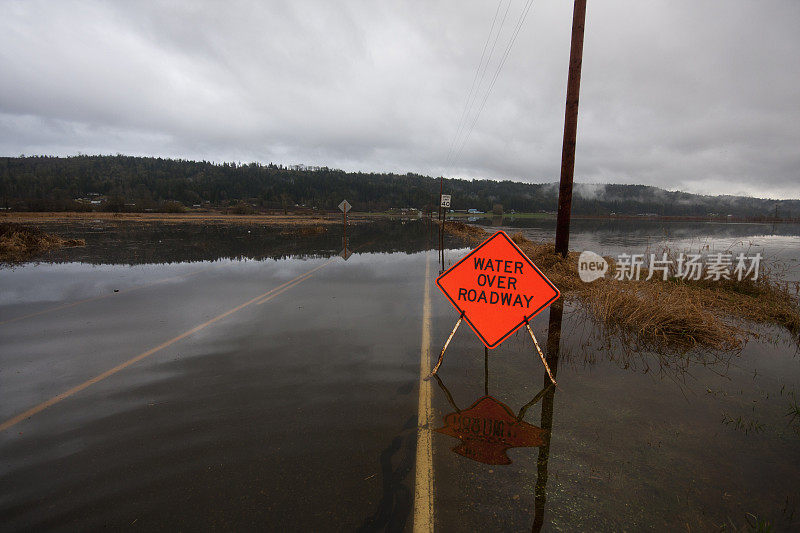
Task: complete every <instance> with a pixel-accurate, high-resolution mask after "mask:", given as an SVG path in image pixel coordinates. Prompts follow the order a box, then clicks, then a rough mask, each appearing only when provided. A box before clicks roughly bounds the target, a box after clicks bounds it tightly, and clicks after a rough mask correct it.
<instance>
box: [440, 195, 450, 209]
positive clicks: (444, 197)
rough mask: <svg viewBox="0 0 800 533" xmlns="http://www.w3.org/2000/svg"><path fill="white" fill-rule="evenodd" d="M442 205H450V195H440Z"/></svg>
mask: <svg viewBox="0 0 800 533" xmlns="http://www.w3.org/2000/svg"><path fill="white" fill-rule="evenodd" d="M442 207H450V195H449V194H443V195H442Z"/></svg>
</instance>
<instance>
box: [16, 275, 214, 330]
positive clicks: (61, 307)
mask: <svg viewBox="0 0 800 533" xmlns="http://www.w3.org/2000/svg"><path fill="white" fill-rule="evenodd" d="M208 268H210V267H208ZM208 268H203V269H201V270H196V271H194V272H190V273H188V274H181V275H179V276H172V277H169V278H164V279H160V280H158V281H154V282H152V283H146V284H144V285H140V286H138V287H131V288H130V289H122V290H121V291H119V292H110V293H108V294H102V295H100V296H93V297H91V298H86V299H84V300H78V301H77V302H71V303H68V304H63V305H58V306H56V307H50V308H48V309H43V310H41V311H37V312H35V313H31V314H29V315H22V316H17V317H14V318H9V319H8V320H3V321H0V326H2V325H3V324H11V323H12V322H17V321H19V320H25V319H26V318H33V317H35V316H39V315H44V314H46V313H51V312H53V311H60V310H62V309H69V308H70V307H75V306H76V305H81V304H85V303H89V302H94V301H97V300H102V299H103V298H108V297H109V296H119V295H120V294H125V293H128V292H133V291H138V290H140V289H146V288H147V287H152V286H153V285H158V284H159V283H166V282H168V281H173V280H176V279H186V278H190V277H192V276H196V275H197V274H200V273H201V272H205V271H206V270H208Z"/></svg>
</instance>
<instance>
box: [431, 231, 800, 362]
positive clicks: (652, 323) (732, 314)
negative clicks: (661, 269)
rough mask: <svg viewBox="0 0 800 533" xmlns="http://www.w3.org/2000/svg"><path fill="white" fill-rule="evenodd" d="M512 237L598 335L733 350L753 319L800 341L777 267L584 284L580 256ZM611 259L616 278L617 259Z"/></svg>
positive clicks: (798, 316) (797, 318)
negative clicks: (747, 273)
mask: <svg viewBox="0 0 800 533" xmlns="http://www.w3.org/2000/svg"><path fill="white" fill-rule="evenodd" d="M446 228H447V231H448V233H452V234H453V235H456V236H458V237H461V238H462V239H464V240H465V241H467V242H468V243H470V244H473V245H474V244H478V243H480V242H482V241H483V240H484V239H486V237H487V235H488V234H487V233H486V232H485V231H483V230H482V229H480V228H476V227H473V226H467V225H466V224H462V223H458V222H454V223H448V224H447V226H446ZM512 238H513V240H514V242H515V243H517V245H518V246H519V247H520V248H521V249H522V251H523V252H525V253H526V254H527V255H528V257H530V258H531V259H532V260H533V261H534V262H535V263H536V265H537V266H538V267H539V268H540V269H541V270H542V272H544V274H545V275H546V276H547V277H548V278H549V279H550V280H551V281H552V282H553V283H554V284H555V285H556V286H557V287H558V288H559V290H561V292H562V294H563V296H564V298H567V299H572V300H575V301H578V302H579V303H580V304H582V307H583V308H584V309H585V310H586V311H587V312H588V314H589V316H590V317H591V319H592V320H593V321H594V323H595V324H596V326H597V327H598V328H599V329H600V330H601V331H603V332H604V333H609V334H613V335H616V336H618V337H620V338H622V339H623V340H625V341H628V344H629V345H634V344H635V345H636V346H643V347H646V348H648V349H655V350H661V349H670V350H672V349H679V350H687V349H694V348H701V349H714V350H735V349H738V348H740V347H741V346H742V344H743V343H744V342H746V340H747V339H748V338H750V337H752V336H755V335H757V334H756V333H755V332H753V331H752V330H751V329H749V328H747V327H746V323H747V322H748V321H749V322H753V323H757V324H767V325H777V326H781V327H783V328H786V329H787V330H788V331H789V332H790V333H791V334H792V336H793V337H794V338H795V340H798V339H800V309H799V308H798V300H797V292H798V290H799V288H798V287H797V286H794V287H793V286H792V285H790V284H788V283H785V282H783V281H781V280H780V277H779V276H778V273H777V272H778V269H777V267H776V265H772V266H770V265H766V267H765V268H764V269H762V272H761V274H760V276H759V279H758V280H757V281H752V280H746V281H737V280H728V281H726V280H721V281H706V280H701V281H684V280H680V279H676V278H670V279H668V280H667V281H663V280H662V279H661V277H658V276H654V277H653V279H651V280H648V281H645V280H644V278H646V277H647V271H646V270H644V271H643V275H642V277H641V280H640V281H619V280H615V279H609V278H605V279H599V280H597V281H594V282H592V283H583V282H582V281H581V280H580V277H579V276H578V254H577V253H576V252H570V253H569V255H568V257H567V258H562V257H561V256H560V255H557V254H556V253H555V251H554V247H553V244H551V243H533V242H531V241H529V240H527V239H526V238H525V237H524V236H523V235H522V234H521V233H517V234H515V235H513V236H512ZM606 259H607V260H608V261H609V266H610V269H609V270H610V271H612V272H613V270H614V263H613V260H610V259H609V258H606Z"/></svg>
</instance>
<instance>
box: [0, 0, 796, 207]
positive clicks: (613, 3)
mask: <svg viewBox="0 0 800 533" xmlns="http://www.w3.org/2000/svg"><path fill="white" fill-rule="evenodd" d="M509 1H510V5H509ZM525 4H526V2H525V0H503V1H502V2H500V3H499V4H498V2H495V1H494V0H491V1H490V0H486V1H484V2H477V1H475V2H466V1H463V0H461V1H455V0H454V1H448V2H439V1H432V0H426V1H406V2H400V1H394V2H389V1H380V2H376V1H374V0H372V1H363V2H354V1H353V2H351V1H347V2H344V1H337V2H331V1H324V0H320V1H298V0H292V1H287V2H268V1H262V0H259V1H252V2H222V1H220V2H201V1H197V0H194V1H187V2H128V1H120V2H108V1H106V2H74V1H68V0H64V1H58V2H54V1H46V2H45V1H42V2H36V1H28V0H26V1H8V0H0V154H2V155H13V156H16V155H19V154H23V153H24V154H26V155H33V154H49V155H74V154H78V153H83V154H116V153H123V154H131V155H152V156H162V157H179V158H186V159H205V160H213V161H241V162H250V161H260V162H264V163H267V162H270V161H273V162H276V163H283V164H295V163H305V164H310V165H327V166H330V167H336V168H343V169H346V170H364V171H396V172H409V171H411V172H419V173H423V174H429V175H440V174H444V175H445V176H458V177H476V178H492V179H512V180H518V181H528V182H537V183H542V182H552V181H557V180H558V178H559V169H560V158H561V140H562V135H563V121H564V99H565V89H566V81H567V67H568V61H569V42H570V31H571V18H572V2H570V1H568V0H540V1H536V2H534V3H533V6H532V9H531V10H530V12H529V13H528V15H527V18H526V19H525V21H524V24H523V25H522V26H521V29H520V31H519V33H518V36H517V39H516V41H515V43H514V45H513V47H512V48H511V49H510V52H509V53H508V55H507V57H506V60H505V63H504V66H503V68H502V69H501V70H500V71H499V74H498V75H497V80H496V83H495V84H494V86H493V88H492V90H491V92H490V93H488V98H486V104H485V106H484V107H483V111H482V113H481V114H480V116H478V117H477V120H476V119H475V116H476V113H477V111H478V109H480V108H481V103H482V102H483V100H484V97H485V96H484V95H486V94H487V89H488V87H489V86H490V84H491V80H492V79H493V78H494V76H495V73H496V72H497V66H498V63H499V61H500V60H501V59H502V57H503V56H504V52H505V50H506V49H507V46H508V43H509V41H510V39H511V36H512V35H513V30H514V28H515V25H516V24H517V22H518V21H519V20H520V15H521V13H522V11H523V8H524V6H525ZM588 4H589V5H588V10H587V19H586V37H585V49H584V62H583V76H582V84H581V100H580V116H579V121H578V145H577V156H576V169H575V176H576V181H580V182H587V183H644V184H651V185H657V186H660V187H664V188H667V189H671V190H685V191H689V192H700V193H708V194H750V195H756V196H760V197H773V198H800V31H798V27H800V1H797V0H784V1H778V0H775V1H767V0H765V1H753V0H725V1H723V0H713V1H711V0H708V1H701V0H662V1H656V0H653V1H650V0H588ZM496 13H498V15H497V17H496V18H495V14H496ZM504 15H505V19H504ZM503 19H504V20H503ZM493 20H494V21H495V24H494V34H493V35H492V36H491V38H490V39H489V41H488V44H489V45H488V47H487V52H486V54H487V55H488V51H489V49H492V44H493V43H494V42H495V35H497V30H498V28H499V30H500V31H499V36H498V37H496V45H495V46H494V50H493V54H492V56H491V60H490V62H489V64H488V66H487V67H486V69H485V71H486V72H485V75H484V77H483V78H481V76H480V72H481V71H480V70H478V63H479V60H480V58H481V53H482V50H484V44H485V43H487V37H488V36H489V30H490V26H491V24H492V21H493ZM501 21H503V24H502V25H501V24H500V23H501ZM476 72H477V73H478V76H477V77H478V79H479V80H481V79H482V83H481V85H480V86H479V87H478V90H477V91H475V93H476V94H477V98H476V99H475V100H474V103H473V105H472V106H469V107H468V118H467V120H465V121H463V122H464V123H466V128H463V131H464V132H471V133H470V135H469V136H468V137H467V138H464V137H465V135H464V134H462V135H460V139H459V140H457V141H455V142H454V139H455V138H456V133H457V129H458V125H459V121H460V117H461V116H462V113H463V110H464V109H465V101H466V99H467V95H468V91H469V89H470V86H471V84H472V82H473V79H475V77H476ZM473 123H474V128H471V125H472V124H473ZM451 145H455V146H456V149H455V150H453V152H454V153H455V154H456V156H454V157H450V158H448V154H449V153H450V147H451ZM462 145H463V149H459V147H460V146H462ZM449 159H451V160H452V161H449Z"/></svg>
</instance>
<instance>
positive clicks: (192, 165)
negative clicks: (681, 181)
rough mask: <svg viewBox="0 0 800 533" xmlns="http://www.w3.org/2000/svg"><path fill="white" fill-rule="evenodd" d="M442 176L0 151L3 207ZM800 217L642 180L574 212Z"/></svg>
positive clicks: (469, 196) (608, 190) (481, 206)
mask: <svg viewBox="0 0 800 533" xmlns="http://www.w3.org/2000/svg"><path fill="white" fill-rule="evenodd" d="M445 189H446V191H445V192H446V193H449V194H452V196H453V200H452V207H453V208H454V209H478V210H481V211H491V209H492V207H493V206H494V204H501V205H502V206H503V208H504V210H505V211H506V212H509V211H511V210H512V209H513V210H515V211H517V212H540V211H545V212H554V211H555V210H556V206H557V197H558V187H557V185H556V184H555V183H546V184H528V183H519V182H512V181H492V180H454V179H448V180H446V181H445ZM438 193H439V182H438V180H437V179H436V178H432V177H429V176H422V175H419V174H411V173H409V174H384V173H374V172H345V171H343V170H337V169H331V168H327V167H304V166H302V165H299V166H293V167H285V166H283V165H275V164H269V165H261V164H258V163H250V164H247V165H241V164H235V163H223V164H214V163H209V162H206V161H199V162H198V161H184V160H175V159H161V158H151V157H129V156H122V155H117V156H76V157H66V158H63V157H46V156H41V157H4V158H0V207H3V208H9V209H15V210H33V211H56V210H59V211H60V210H88V209H103V210H107V211H122V210H126V211H143V210H151V209H159V210H164V209H182V206H188V207H191V206H193V205H211V206H215V207H227V206H231V205H237V204H238V205H239V207H246V208H251V206H255V207H256V208H268V209H280V208H283V207H284V206H286V207H288V208H292V207H293V206H295V205H298V206H306V207H309V208H317V209H322V210H334V209H336V206H337V205H338V204H339V202H341V201H342V199H344V198H346V199H347V200H348V201H349V202H350V203H351V204H352V205H353V207H354V209H355V210H357V211H385V210H387V209H390V208H396V207H416V208H419V209H431V208H434V206H435V205H436V201H437V199H438ZM776 207H777V216H778V218H782V219H787V218H798V217H800V200H781V201H776V200H767V199H760V198H747V197H741V196H703V195H696V194H689V193H683V192H670V191H665V190H663V189H659V188H657V187H650V186H645V185H589V184H576V186H575V195H574V199H573V213H574V214H576V215H598V216H602V215H610V214H612V213H615V214H617V215H640V214H655V215H660V216H686V217H707V216H727V215H733V216H735V217H737V218H772V217H774V216H775V214H776Z"/></svg>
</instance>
